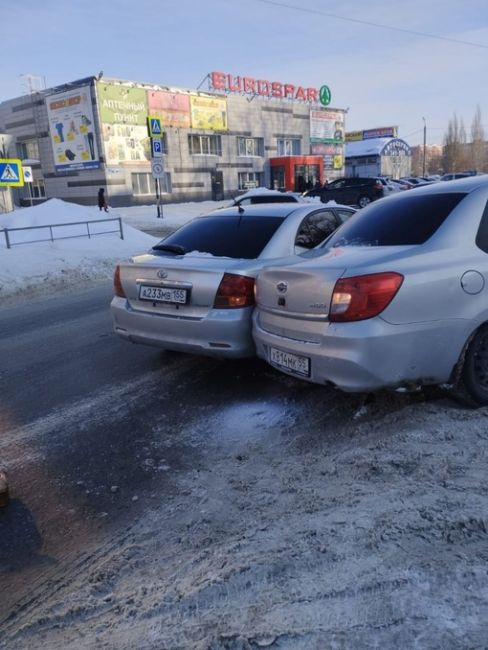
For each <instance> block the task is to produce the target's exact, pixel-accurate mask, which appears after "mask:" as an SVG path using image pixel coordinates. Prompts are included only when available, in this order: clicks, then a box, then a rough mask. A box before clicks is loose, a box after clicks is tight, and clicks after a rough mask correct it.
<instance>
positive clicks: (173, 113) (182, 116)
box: [147, 90, 190, 129]
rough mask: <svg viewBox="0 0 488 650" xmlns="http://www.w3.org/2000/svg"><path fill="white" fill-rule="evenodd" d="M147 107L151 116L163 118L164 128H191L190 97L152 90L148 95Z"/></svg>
mask: <svg viewBox="0 0 488 650" xmlns="http://www.w3.org/2000/svg"><path fill="white" fill-rule="evenodd" d="M147 106H148V110H149V112H150V113H151V115H157V116H158V117H160V118H161V124H162V125H163V126H173V127H176V128H180V129H189V128H190V97H189V96H188V95H185V94H184V93H171V92H167V91H164V90H150V91H148V93H147Z"/></svg>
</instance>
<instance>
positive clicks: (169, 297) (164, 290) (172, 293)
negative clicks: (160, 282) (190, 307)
mask: <svg viewBox="0 0 488 650" xmlns="http://www.w3.org/2000/svg"><path fill="white" fill-rule="evenodd" d="M187 299H188V293H187V290H186V289H175V288H174V287H151V286H149V285H147V284H141V286H140V288H139V300H150V301H151V302H172V303H176V304H179V305H185V304H186V302H187Z"/></svg>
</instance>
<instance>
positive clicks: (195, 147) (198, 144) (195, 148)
mask: <svg viewBox="0 0 488 650" xmlns="http://www.w3.org/2000/svg"><path fill="white" fill-rule="evenodd" d="M188 148H189V150H190V154H192V155H204V156H221V155H222V138H221V137H220V135H189V136H188Z"/></svg>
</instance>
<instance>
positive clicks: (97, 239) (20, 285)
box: [0, 199, 220, 302]
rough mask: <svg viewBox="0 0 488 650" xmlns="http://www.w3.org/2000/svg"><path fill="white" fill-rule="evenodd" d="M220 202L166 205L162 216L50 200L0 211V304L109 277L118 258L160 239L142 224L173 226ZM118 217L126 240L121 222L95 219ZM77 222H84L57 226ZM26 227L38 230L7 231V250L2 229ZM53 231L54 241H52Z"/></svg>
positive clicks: (141, 250)
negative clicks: (145, 230) (4, 211)
mask: <svg viewBox="0 0 488 650" xmlns="http://www.w3.org/2000/svg"><path fill="white" fill-rule="evenodd" d="M219 205H220V203H216V202H214V201H205V202H203V203H185V204H173V205H167V206H163V218H162V219H160V218H158V217H157V211H156V207H155V206H154V205H150V206H142V207H135V208H118V209H114V210H110V211H109V212H108V213H105V212H103V211H102V212H100V210H99V209H98V208H97V207H92V206H81V205H77V204H74V203H67V202H65V201H62V200H60V199H50V200H49V201H46V202H45V203H42V204H41V205H37V206H35V207H32V208H21V209H18V210H15V211H14V212H10V213H8V214H3V215H0V302H5V301H6V300H12V299H18V298H22V297H28V296H29V297H30V296H33V295H39V294H41V293H42V294H47V293H53V292H56V291H58V290H63V289H65V288H68V287H73V286H78V285H83V284H86V283H89V282H92V281H94V280H100V279H107V278H111V277H112V275H113V270H114V266H115V264H116V263H117V262H118V261H121V260H127V259H129V258H130V257H132V256H133V255H136V254H140V253H144V252H146V251H147V250H149V249H150V248H151V247H152V246H153V245H154V244H155V243H156V242H157V241H159V240H160V239H161V237H154V236H152V235H148V234H146V233H143V232H141V230H140V229H141V228H148V229H149V228H154V229H155V230H156V229H158V228H159V229H162V228H166V229H168V230H171V229H172V230H174V229H176V228H178V227H179V226H181V225H182V224H184V223H186V222H187V221H189V220H190V219H192V218H193V217H195V216H197V215H199V214H204V213H206V212H209V211H211V210H212V209H215V208H216V207H218V206H219ZM117 217H118V218H120V219H121V220H122V226H123V235H124V238H123V239H121V238H120V230H119V224H118V222H117V221H104V222H103V223H95V222H97V221H98V220H100V219H103V220H105V219H115V218H117ZM78 222H83V223H82V224H81V225H71V226H60V225H59V224H74V223H78ZM86 222H89V226H88V227H87V225H86ZM45 226H53V228H51V229H49V228H46V227H45ZM26 227H28V228H32V227H34V228H35V229H34V230H29V231H13V232H10V231H9V239H10V242H11V244H12V247H11V248H7V240H6V237H5V234H4V232H2V231H3V230H4V229H11V228H26ZM88 229H89V232H90V235H91V236H90V237H88ZM107 231H110V232H107ZM51 232H52V234H53V237H54V241H51V240H50V238H51ZM63 237H64V239H62V238H63ZM43 240H44V241H43ZM46 240H47V241H46ZM27 242H30V243H27Z"/></svg>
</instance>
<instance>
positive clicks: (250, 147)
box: [237, 138, 264, 156]
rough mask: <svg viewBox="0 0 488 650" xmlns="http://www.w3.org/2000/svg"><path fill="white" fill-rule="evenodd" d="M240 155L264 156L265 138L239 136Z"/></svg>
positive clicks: (238, 147) (238, 149)
mask: <svg viewBox="0 0 488 650" xmlns="http://www.w3.org/2000/svg"><path fill="white" fill-rule="evenodd" d="M237 155H238V156H263V155H264V139H263V138H237Z"/></svg>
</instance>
